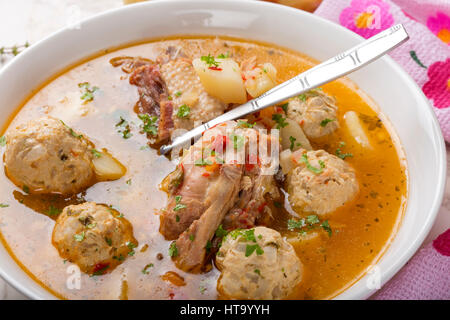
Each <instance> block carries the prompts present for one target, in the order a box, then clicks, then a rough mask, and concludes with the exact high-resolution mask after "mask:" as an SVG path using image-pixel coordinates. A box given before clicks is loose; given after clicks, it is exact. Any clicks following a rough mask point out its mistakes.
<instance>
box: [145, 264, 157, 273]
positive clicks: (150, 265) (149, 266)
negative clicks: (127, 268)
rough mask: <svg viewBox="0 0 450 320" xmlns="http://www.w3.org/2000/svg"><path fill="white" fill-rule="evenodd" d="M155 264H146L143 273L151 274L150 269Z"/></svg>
mask: <svg viewBox="0 0 450 320" xmlns="http://www.w3.org/2000/svg"><path fill="white" fill-rule="evenodd" d="M153 266H154V264H153V263H149V264H148V265H146V266H145V267H144V269H142V273H143V274H149V273H150V271H148V269H150V268H153Z"/></svg>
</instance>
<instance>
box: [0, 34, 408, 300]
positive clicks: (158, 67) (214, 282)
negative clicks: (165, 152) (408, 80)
mask: <svg viewBox="0 0 450 320" xmlns="http://www.w3.org/2000/svg"><path fill="white" fill-rule="evenodd" d="M314 64H315V62H314V61H313V60H312V59H310V58H308V57H305V56H304V55H301V54H299V53H295V52H291V51H288V50H285V49H282V48H278V47H274V46H271V45H265V44H259V43H253V42H248V41H238V40H232V39H218V38H202V39H197V38H185V39H173V40H164V41H154V42H149V43H144V44H140V45H134V46H130V47H126V48H123V49H120V50H117V51H114V52H106V53H105V54H104V55H102V56H98V57H96V58H93V59H91V60H89V61H86V62H83V63H81V64H79V65H78V66H76V67H74V68H72V69H70V70H67V71H66V72H64V73H63V74H61V75H59V76H58V77H56V78H54V79H52V80H51V81H49V82H48V83H47V84H45V86H43V87H42V88H41V89H40V90H39V91H38V92H37V93H36V94H34V95H33V96H32V97H31V98H30V99H28V100H27V101H26V102H25V103H24V105H23V106H22V107H21V109H20V110H19V112H18V114H17V115H16V117H15V118H14V119H13V120H12V122H11V123H10V124H9V125H8V127H7V128H6V131H5V132H3V133H2V137H1V138H0V152H1V155H2V157H3V159H4V164H5V172H4V173H3V174H1V175H0V190H1V194H2V198H0V232H1V237H2V241H3V243H4V245H5V246H6V247H7V248H8V249H9V251H10V253H11V255H12V256H13V257H14V258H15V259H16V261H17V262H18V263H19V265H20V266H21V267H22V268H23V269H24V270H25V271H26V272H27V273H28V274H29V275H30V276H32V277H33V279H35V280H36V281H38V282H39V283H40V284H41V285H42V286H44V287H45V288H47V289H48V290H49V291H51V292H52V293H53V294H55V295H57V296H58V297H62V298H69V299H98V298H103V299H109V298H110V299H144V298H147V299H183V298H185V299H217V298H221V299H227V298H238V299H323V298H330V297H333V296H335V295H336V294H338V293H339V292H341V291H342V290H344V289H345V288H347V287H348V286H349V285H351V284H352V283H353V282H354V281H355V280H357V279H358V278H359V277H360V276H361V275H362V274H363V273H364V272H365V270H366V269H367V268H368V267H369V266H370V265H371V264H373V263H374V262H375V261H376V260H377V259H378V257H379V256H380V255H381V254H382V253H383V251H384V249H385V248H386V247H387V245H388V242H389V238H390V237H391V236H392V234H393V233H394V232H395V227H396V224H397V223H398V221H399V219H400V217H401V214H402V212H403V209H404V205H405V199H406V192H407V180H406V174H405V166H404V162H403V161H404V160H403V156H402V154H401V149H400V148H398V146H397V145H396V143H395V141H396V139H395V137H394V136H391V134H390V131H391V132H392V130H390V131H389V130H388V128H389V123H388V122H387V121H384V120H383V121H382V120H381V119H384V117H383V116H382V115H381V114H377V113H376V112H375V111H374V108H375V106H374V105H373V104H372V102H371V101H370V100H368V99H367V98H365V96H364V94H363V93H362V92H360V91H359V90H358V89H357V88H356V87H355V85H353V84H352V83H351V82H349V81H348V80H345V79H342V80H339V81H335V82H333V83H330V84H327V85H324V86H323V87H322V88H319V89H316V90H312V91H310V92H308V93H305V94H302V95H300V96H298V97H294V98H292V99H289V100H288V101H285V102H284V103H281V104H280V105H278V106H273V107H270V108H267V109H265V110H262V111H260V112H258V113H256V114H252V115H250V116H248V117H247V118H246V119H239V120H237V121H231V122H227V123H225V124H224V125H223V126H217V127H215V128H213V129H212V130H211V132H209V133H208V134H207V135H204V137H203V138H202V139H201V141H200V142H202V143H200V142H197V143H196V144H194V145H193V146H191V147H190V148H188V149H186V150H184V151H182V152H180V154H182V158H181V159H180V160H179V161H178V162H172V161H170V159H168V158H167V157H164V156H160V155H158V153H157V151H156V149H154V148H153V147H155V146H158V145H160V144H161V143H164V142H167V141H170V139H171V136H173V135H176V134H177V131H178V130H179V129H183V130H189V129H191V128H193V127H194V126H196V125H198V124H199V123H201V122H205V121H208V120H211V119H213V118H215V117H217V116H218V115H220V114H222V113H224V112H226V111H227V110H230V109H232V108H233V107H235V106H236V105H238V104H240V103H243V102H245V101H247V100H249V99H251V98H252V97H256V96H259V95H261V94H262V93H264V92H265V91H267V90H269V89H271V88H272V87H274V86H275V85H277V84H279V83H281V82H282V81H285V80H288V79H290V78H292V77H293V76H295V75H297V74H298V73H300V72H302V71H304V70H306V69H308V68H310V67H312V66H313V65H314ZM271 128H275V129H279V130H280V139H273V136H271V135H270V134H268V133H267V134H264V133H262V131H259V129H271ZM250 137H255V139H256V141H262V140H264V141H268V142H267V146H268V147H267V148H268V150H269V149H270V150H272V149H273V148H275V147H278V148H279V149H280V154H279V162H280V169H279V170H276V171H277V172H276V174H273V175H267V174H262V173H263V172H265V171H264V170H266V169H267V167H268V165H267V164H266V163H265V162H264V161H262V159H260V158H259V157H260V155H259V154H254V153H251V152H250V151H249V150H250V149H251V148H249V147H248V145H249V140H250ZM223 148H232V149H233V150H235V151H239V150H241V151H242V154H243V158H244V163H243V164H239V163H230V162H229V161H227V158H226V156H223V157H222V155H221V153H220V151H219V150H222V149H223ZM197 155H200V156H199V157H197ZM188 159H191V160H192V161H187V160H188ZM277 168H278V167H277ZM76 267H78V268H80V275H81V282H80V287H79V288H77V287H76V286H75V287H74V286H72V285H68V282H67V279H68V277H69V276H70V272H73V271H71V270H73V268H76ZM69 271H70V272H69ZM68 272H69V273H68Z"/></svg>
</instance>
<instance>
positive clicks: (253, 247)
mask: <svg viewBox="0 0 450 320" xmlns="http://www.w3.org/2000/svg"><path fill="white" fill-rule="evenodd" d="M216 264H217V267H218V268H219V270H221V272H222V274H221V276H220V278H219V281H218V283H217V289H218V290H219V292H220V293H221V294H223V295H224V296H226V297H227V298H231V299H266V300H267V299H284V298H287V297H288V296H289V295H290V294H291V293H292V291H293V289H294V288H295V287H296V286H297V285H298V284H299V283H300V281H301V279H302V275H303V265H302V263H301V262H300V259H299V258H298V257H297V255H296V254H295V251H294V248H293V247H292V245H290V244H289V243H288V242H287V241H286V240H285V239H283V238H282V237H281V235H280V233H279V232H277V231H275V230H273V229H269V228H266V227H256V228H254V229H247V230H241V229H237V230H235V231H232V232H231V233H229V234H228V235H227V236H226V237H225V239H224V241H223V242H222V245H221V247H220V250H219V252H218V253H217V257H216Z"/></svg>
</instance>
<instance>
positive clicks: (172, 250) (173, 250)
mask: <svg viewBox="0 0 450 320" xmlns="http://www.w3.org/2000/svg"><path fill="white" fill-rule="evenodd" d="M169 256H171V257H176V256H178V248H177V244H176V243H175V241H173V242H172V243H171V244H170V247H169Z"/></svg>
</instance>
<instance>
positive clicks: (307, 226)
mask: <svg viewBox="0 0 450 320" xmlns="http://www.w3.org/2000/svg"><path fill="white" fill-rule="evenodd" d="M287 227H288V230H290V231H294V230H298V232H299V233H300V234H301V235H303V234H305V233H306V232H307V231H309V230H312V229H315V228H317V227H321V228H322V229H323V230H325V231H326V232H327V233H328V235H329V236H330V237H331V235H332V234H333V232H332V230H331V227H330V224H329V223H328V220H325V221H322V222H320V220H319V217H318V216H317V215H315V214H312V215H309V216H307V217H306V218H302V219H299V220H295V219H289V220H288V222H287Z"/></svg>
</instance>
